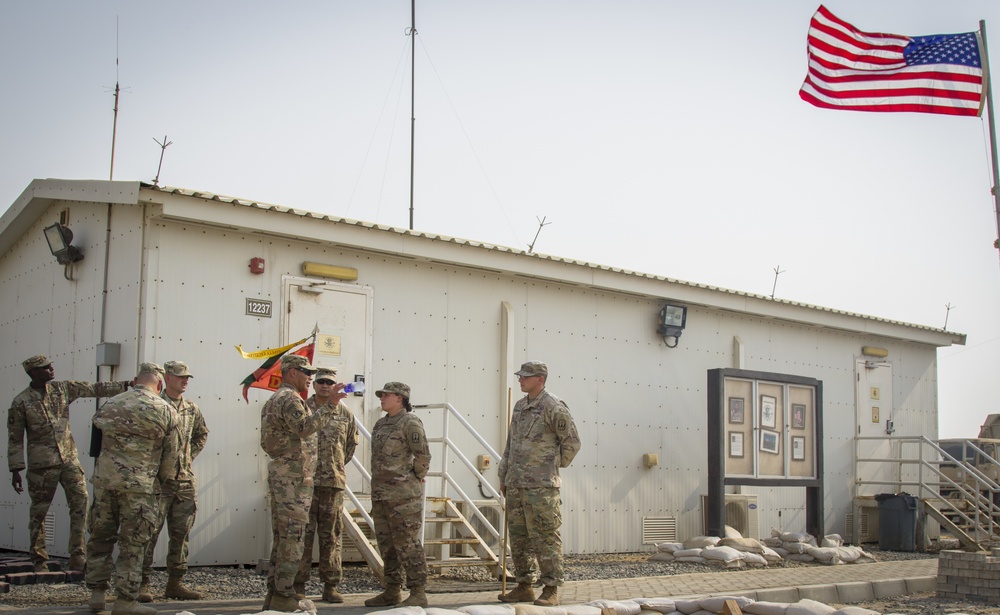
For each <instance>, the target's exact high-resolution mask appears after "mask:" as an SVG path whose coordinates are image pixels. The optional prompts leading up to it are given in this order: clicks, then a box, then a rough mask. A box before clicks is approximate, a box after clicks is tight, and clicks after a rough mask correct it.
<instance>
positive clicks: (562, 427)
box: [556, 418, 567, 431]
mask: <svg viewBox="0 0 1000 615" xmlns="http://www.w3.org/2000/svg"><path fill="white" fill-rule="evenodd" d="M566 429H567V424H566V419H564V418H560V419H559V420H558V421H556V431H566Z"/></svg>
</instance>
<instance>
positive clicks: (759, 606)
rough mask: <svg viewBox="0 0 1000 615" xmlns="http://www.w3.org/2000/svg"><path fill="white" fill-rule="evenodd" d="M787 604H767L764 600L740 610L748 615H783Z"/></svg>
mask: <svg viewBox="0 0 1000 615" xmlns="http://www.w3.org/2000/svg"><path fill="white" fill-rule="evenodd" d="M787 609H788V604H787V603H785V602H767V601H766V600H763V601H757V602H752V603H750V604H748V605H746V606H745V607H743V608H742V611H743V612H744V613H747V614H748V615H785V611H786V610H787Z"/></svg>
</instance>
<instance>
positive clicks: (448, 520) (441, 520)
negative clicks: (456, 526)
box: [424, 517, 462, 523]
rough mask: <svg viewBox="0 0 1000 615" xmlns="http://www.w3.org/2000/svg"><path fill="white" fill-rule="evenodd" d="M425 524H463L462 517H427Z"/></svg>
mask: <svg viewBox="0 0 1000 615" xmlns="http://www.w3.org/2000/svg"><path fill="white" fill-rule="evenodd" d="M424 522H425V523H461V522H462V518H461V517H427V518H426V519H424Z"/></svg>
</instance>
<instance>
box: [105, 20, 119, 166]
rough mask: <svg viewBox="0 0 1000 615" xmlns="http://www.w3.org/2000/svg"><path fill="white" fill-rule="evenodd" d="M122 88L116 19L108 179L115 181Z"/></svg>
mask: <svg viewBox="0 0 1000 615" xmlns="http://www.w3.org/2000/svg"><path fill="white" fill-rule="evenodd" d="M120 93H121V88H119V87H118V18H117V17H115V120H114V124H113V126H112V128H111V172H110V173H109V174H108V179H109V180H110V181H114V179H115V140H116V139H117V138H118V95H119V94H120Z"/></svg>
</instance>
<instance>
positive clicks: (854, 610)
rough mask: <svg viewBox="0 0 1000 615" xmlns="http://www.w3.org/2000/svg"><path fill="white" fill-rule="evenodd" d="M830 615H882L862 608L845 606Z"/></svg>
mask: <svg viewBox="0 0 1000 615" xmlns="http://www.w3.org/2000/svg"><path fill="white" fill-rule="evenodd" d="M830 615H881V613H879V612H878V611H872V610H870V609H866V608H863V607H860V606H845V607H841V608H839V609H837V610H836V611H834V612H833V613H830Z"/></svg>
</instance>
